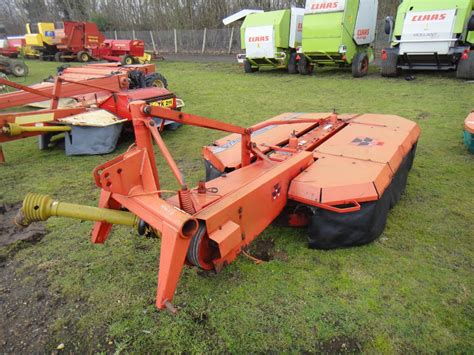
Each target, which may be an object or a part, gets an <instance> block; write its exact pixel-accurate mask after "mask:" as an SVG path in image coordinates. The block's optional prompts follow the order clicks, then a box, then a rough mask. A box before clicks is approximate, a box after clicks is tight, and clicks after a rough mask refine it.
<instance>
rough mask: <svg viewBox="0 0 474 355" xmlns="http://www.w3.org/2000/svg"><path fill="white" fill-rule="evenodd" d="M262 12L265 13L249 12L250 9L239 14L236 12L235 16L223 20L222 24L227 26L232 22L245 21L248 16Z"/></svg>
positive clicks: (258, 11)
mask: <svg viewBox="0 0 474 355" xmlns="http://www.w3.org/2000/svg"><path fill="white" fill-rule="evenodd" d="M261 12H263V10H249V9H245V10H240V11H239V12H236V13H235V14H232V15H230V16H227V17H226V18H225V19H223V20H222V23H223V24H224V25H226V26H227V25H228V24H230V23H232V22H235V21H239V20H243V19H244V18H246V17H247V16H248V15H251V14H258V13H261Z"/></svg>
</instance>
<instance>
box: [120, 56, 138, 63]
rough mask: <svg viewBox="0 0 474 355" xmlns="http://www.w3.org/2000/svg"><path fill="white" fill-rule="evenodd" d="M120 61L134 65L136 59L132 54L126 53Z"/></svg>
mask: <svg viewBox="0 0 474 355" xmlns="http://www.w3.org/2000/svg"><path fill="white" fill-rule="evenodd" d="M120 62H121V63H122V65H132V64H133V63H134V62H135V59H134V58H133V57H132V56H131V55H124V56H123V57H122V60H121V61H120Z"/></svg>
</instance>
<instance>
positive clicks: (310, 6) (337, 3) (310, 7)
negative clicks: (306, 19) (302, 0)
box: [305, 0, 346, 14]
mask: <svg viewBox="0 0 474 355" xmlns="http://www.w3.org/2000/svg"><path fill="white" fill-rule="evenodd" d="M345 7H346V0H306V6H305V13H306V14H318V13H324V12H338V11H344V9H345Z"/></svg>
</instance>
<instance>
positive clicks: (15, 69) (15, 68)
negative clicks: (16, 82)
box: [9, 60, 28, 77]
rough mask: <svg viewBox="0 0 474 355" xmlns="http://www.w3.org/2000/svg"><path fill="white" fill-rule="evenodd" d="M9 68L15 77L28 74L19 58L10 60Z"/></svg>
mask: <svg viewBox="0 0 474 355" xmlns="http://www.w3.org/2000/svg"><path fill="white" fill-rule="evenodd" d="M9 70H10V72H11V73H12V74H13V75H14V76H16V77H20V76H27V75H28V67H27V66H26V64H25V63H23V62H22V61H21V60H12V61H11V63H10V66H9Z"/></svg>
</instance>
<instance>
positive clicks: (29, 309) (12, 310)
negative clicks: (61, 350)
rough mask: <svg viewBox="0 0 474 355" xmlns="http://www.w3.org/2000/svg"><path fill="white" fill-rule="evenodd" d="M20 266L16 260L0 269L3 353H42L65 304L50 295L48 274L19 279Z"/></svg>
mask: <svg viewBox="0 0 474 355" xmlns="http://www.w3.org/2000/svg"><path fill="white" fill-rule="evenodd" d="M20 266H21V265H20V264H19V262H17V261H14V260H9V261H7V262H6V263H4V264H3V265H2V266H0V314H1V315H2V321H1V322H0V352H1V353H43V352H45V350H46V349H45V346H46V344H47V342H48V339H49V336H50V332H49V328H50V325H51V324H52V320H54V314H55V313H56V310H57V309H58V308H59V307H60V306H61V303H62V301H61V298H60V297H59V296H58V295H56V294H54V293H51V292H50V289H49V283H48V281H47V275H46V273H44V272H38V270H30V272H25V273H23V272H22V274H21V275H17V269H18V268H19V267H20ZM27 276H31V277H27Z"/></svg>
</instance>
